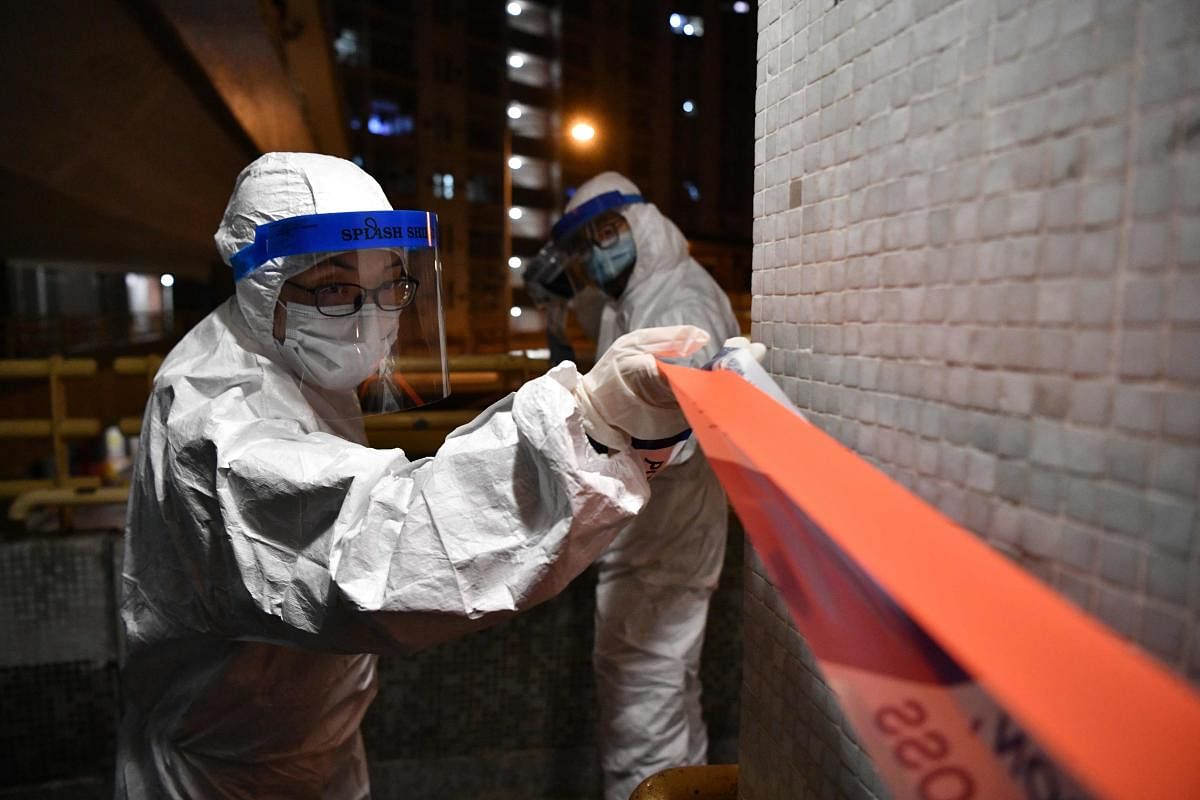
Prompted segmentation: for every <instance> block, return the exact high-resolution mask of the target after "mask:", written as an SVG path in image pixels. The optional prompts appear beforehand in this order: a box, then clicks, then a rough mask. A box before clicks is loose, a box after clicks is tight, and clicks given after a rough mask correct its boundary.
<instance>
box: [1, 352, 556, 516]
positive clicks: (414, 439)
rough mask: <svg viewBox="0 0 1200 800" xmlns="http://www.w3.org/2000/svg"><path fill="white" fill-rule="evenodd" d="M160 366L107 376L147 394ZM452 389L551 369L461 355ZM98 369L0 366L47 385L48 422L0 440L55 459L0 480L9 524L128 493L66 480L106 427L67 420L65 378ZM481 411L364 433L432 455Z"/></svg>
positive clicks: (25, 421)
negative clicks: (78, 447) (73, 447)
mask: <svg viewBox="0 0 1200 800" xmlns="http://www.w3.org/2000/svg"><path fill="white" fill-rule="evenodd" d="M161 365H162V358H161V357H160V356H156V355H151V356H138V357H132V356H123V357H119V358H116V359H114V360H113V363H112V372H113V373H115V374H117V375H121V376H125V377H136V376H144V378H145V380H146V389H147V392H148V391H149V390H150V388H151V386H152V385H153V381H154V375H155V373H156V372H157V371H158V368H159V367H160V366H161ZM448 365H449V368H450V385H451V387H452V389H453V388H455V387H458V388H459V389H462V390H467V391H471V392H479V393H484V392H507V391H511V390H513V389H516V388H517V387H519V386H520V385H521V384H522V383H524V382H525V381H527V380H529V379H530V378H533V377H536V376H538V375H541V374H542V373H544V372H545V371H546V370H547V369H548V368H549V366H550V364H549V361H548V360H546V359H537V358H528V357H526V356H524V355H459V356H451V357H450V358H449V359H448ZM396 366H397V369H398V370H401V371H404V372H422V371H426V372H436V371H438V370H439V369H440V362H438V361H437V360H436V359H402V360H401V361H400V362H399V363H398V364H397V365H396ZM100 374H101V373H100V371H99V369H98V366H97V363H96V361H95V360H94V359H90V358H71V359H66V358H62V357H61V356H51V357H50V358H46V359H7V360H6V359H0V380H28V379H38V378H44V379H46V380H47V381H48V382H49V394H50V405H49V416H48V417H38V418H26V417H20V418H15V417H14V418H7V419H0V440H3V439H49V440H50V442H51V447H52V450H53V455H54V477H53V478H50V479H42V480H35V479H21V480H0V498H14V499H13V501H12V503H11V504H10V505H9V511H8V516H9V519H11V520H17V521H21V520H24V519H26V517H27V516H28V514H29V513H30V511H32V510H34V509H35V508H43V507H53V508H59V509H67V508H70V507H73V506H82V505H107V504H112V503H122V502H125V500H126V497H127V495H128V487H125V486H110V487H101V485H100V479H99V478H98V477H96V476H90V475H89V476H77V475H71V474H70V457H69V452H68V448H67V442H68V440H70V439H83V438H88V437H94V436H99V435H100V434H101V431H102V429H103V427H104V423H103V422H102V421H101V420H100V419H97V418H90V417H69V416H68V415H67V401H66V390H65V387H64V386H63V379H64V378H96V377H98V376H99V375H100ZM477 414H478V411H471V410H463V411H451V410H447V411H443V410H421V409H418V410H415V411H410V412H405V413H402V414H387V415H383V416H373V417H367V419H366V420H365V424H364V427H365V429H366V432H367V437H368V441H369V442H370V443H371V444H372V445H374V446H377V447H404V448H406V449H409V450H410V451H412V452H418V453H427V452H433V451H435V450H436V449H437V447H438V445H440V443H441V441H442V440H443V439H445V437H446V435H447V434H449V433H450V432H451V431H453V430H454V429H455V428H458V427H460V426H462V425H465V424H467V423H468V422H470V421H471V420H473V419H474V418H475V417H476V416H477ZM117 426H118V428H119V429H120V431H121V433H122V434H124V435H125V436H137V435H138V434H139V433H140V432H141V427H142V419H141V417H134V416H128V417H121V418H120V419H119V420H118V422H117Z"/></svg>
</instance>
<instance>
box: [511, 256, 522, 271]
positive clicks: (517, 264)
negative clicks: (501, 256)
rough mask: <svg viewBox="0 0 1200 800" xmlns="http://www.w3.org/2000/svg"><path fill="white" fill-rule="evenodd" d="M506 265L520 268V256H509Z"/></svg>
mask: <svg viewBox="0 0 1200 800" xmlns="http://www.w3.org/2000/svg"><path fill="white" fill-rule="evenodd" d="M508 266H509V267H511V268H512V269H520V268H521V258H520V256H513V257H512V258H510V259H509V260H508Z"/></svg>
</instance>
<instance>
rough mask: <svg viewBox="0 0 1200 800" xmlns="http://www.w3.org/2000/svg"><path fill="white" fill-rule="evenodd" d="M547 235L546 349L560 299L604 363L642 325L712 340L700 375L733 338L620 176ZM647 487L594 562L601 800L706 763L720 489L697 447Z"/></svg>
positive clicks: (692, 264) (707, 291) (537, 271)
mask: <svg viewBox="0 0 1200 800" xmlns="http://www.w3.org/2000/svg"><path fill="white" fill-rule="evenodd" d="M553 237H554V238H553V241H552V242H551V243H549V244H548V245H547V247H546V248H543V251H542V253H540V254H539V256H538V257H537V258H535V259H533V261H532V263H531V264H530V265H529V269H528V270H527V272H526V276H527V284H528V285H529V286H530V290H531V292H532V293H533V294H534V295H535V297H537V298H539V299H544V300H546V301H547V302H546V303H545V304H546V305H547V306H548V319H549V320H550V330H549V331H548V334H549V338H550V341H551V345H552V349H559V350H560V351H561V350H562V348H563V343H564V342H565V334H564V329H563V326H562V322H561V320H562V314H563V310H564V306H565V305H566V302H564V301H566V300H567V298H570V300H569V302H570V306H571V308H573V309H574V310H575V312H576V314H577V315H578V317H579V318H580V321H581V322H582V323H583V325H584V327H585V329H587V328H589V327H591V328H592V331H593V335H594V336H595V339H596V352H597V353H600V354H603V353H606V352H608V351H609V349H610V348H611V347H612V346H613V345H614V342H616V341H617V340H618V337H620V336H621V335H623V334H625V333H627V332H629V331H633V330H637V329H638V328H644V327H654V326H659V325H695V326H697V327H699V328H700V329H702V330H704V331H705V332H706V333H708V334H709V336H710V339H709V344H708V345H707V346H706V347H703V348H701V349H699V350H697V351H696V352H695V353H694V354H693V355H692V356H691V358H690V359H688V360H687V361H685V362H684V363H689V362H690V363H691V364H692V365H693V366H700V365H703V364H704V363H705V362H706V361H707V360H708V359H710V358H711V357H712V356H713V355H714V354H715V353H716V351H717V348H718V347H719V346H720V343H721V342H722V341H723V340H726V339H728V338H730V337H737V335H738V324H737V319H736V318H735V316H734V314H733V311H732V309H731V308H730V304H729V299H728V296H727V295H726V294H725V292H724V291H722V289H721V288H720V287H719V286H718V285H717V283H716V281H714V280H713V279H712V277H711V276H710V275H709V274H708V273H707V272H706V271H705V270H704V268H703V267H701V266H700V265H699V264H698V263H696V261H695V260H693V259H692V258H691V257H690V256H689V255H688V251H687V242H686V240H685V239H684V237H683V234H682V233H681V232H680V231H679V228H677V227H676V226H675V224H674V223H672V222H671V221H670V220H669V219H667V218H666V217H665V216H664V215H663V214H662V213H661V212H660V211H659V210H658V209H657V208H656V207H655V206H654V205H653V204H651V203H648V202H646V201H645V199H644V198H643V197H642V196H641V194H640V192H639V191H638V188H637V187H636V186H635V185H634V184H633V183H632V182H631V181H629V180H627V179H626V178H624V177H623V176H621V175H619V174H617V173H615V172H605V173H602V174H600V175H597V176H596V177H594V178H592V179H591V180H589V181H587V182H586V183H585V184H583V186H581V187H580V188H579V190H578V191H576V193H575V195H574V196H573V197H572V198H571V200H570V202H569V203H568V204H567V208H566V211H565V213H564V215H563V218H562V219H561V220H560V221H559V222H558V223H556V224H555V226H554V230H553ZM564 278H565V280H564ZM555 298H558V300H559V302H554V300H555ZM597 301H598V302H597ZM743 342H744V340H743ZM756 347H758V348H759V349H760V350H761V346H756ZM756 355H757V352H756ZM759 357H761V356H759ZM657 444H670V439H667V440H665V441H663V442H659V443H657ZM647 448H648V449H655V445H654V444H649V445H647ZM648 471H649V470H648ZM652 487H653V493H652V495H651V497H650V500H649V501H648V502H647V504H646V507H645V508H644V509H643V510H642V513H641V514H639V515H638V516H637V518H636V519H635V520H633V522H631V523H630V524H629V525H628V526H626V527H625V528H624V529H623V530H622V531H621V532H620V533H619V534H618V535H617V538H616V539H615V540H614V541H613V543H612V545H611V546H610V547H609V548H608V550H607V551H606V552H605V553H604V555H603V556H601V558H600V561H599V579H598V580H599V582H598V585H597V588H596V634H595V637H596V638H595V650H594V655H593V658H594V664H595V672H596V689H597V694H598V698H599V704H600V758H601V768H602V771H603V774H604V784H605V788H604V796H605V798H606V800H618V799H620V800H624V798H628V797H629V796H630V794H631V793H632V791H633V789H634V788H636V786H637V784H638V783H639V782H640V781H641V780H643V779H644V778H646V777H648V776H650V775H652V774H654V773H655V772H658V771H660V770H662V769H666V768H668V767H674V766H680V765H684V764H702V763H705V762H706V760H707V751H708V736H707V730H706V728H705V725H704V721H703V718H702V717H701V713H700V681H699V667H700V650H701V645H702V643H703V640H704V629H705V624H706V620H707V615H708V606H709V599H710V598H711V596H712V592H713V590H714V589H715V588H716V585H717V579H718V577H719V576H720V573H721V566H722V562H723V561H724V555H725V537H726V529H727V516H726V515H727V507H726V499H725V492H724V490H723V489H722V488H721V484H720V482H719V481H718V480H717V477H716V475H715V474H714V473H713V471H712V469H711V468H710V467H709V465H708V462H707V461H706V459H705V458H704V454H703V452H702V451H701V450H700V449H699V448H698V447H697V445H696V442H695V440H694V439H687V440H686V441H685V442H684V443H683V445H682V447H680V448H678V449H677V450H676V452H675V455H674V456H673V458H672V459H671V461H670V462H669V464H668V465H667V466H666V467H665V468H662V469H661V470H659V471H658V472H657V473H656V474H655V477H654V480H653V483H652Z"/></svg>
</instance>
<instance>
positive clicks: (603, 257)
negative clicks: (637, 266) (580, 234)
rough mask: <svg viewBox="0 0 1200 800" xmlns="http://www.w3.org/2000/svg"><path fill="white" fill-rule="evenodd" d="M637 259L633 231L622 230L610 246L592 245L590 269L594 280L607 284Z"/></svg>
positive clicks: (601, 284) (603, 284)
mask: <svg viewBox="0 0 1200 800" xmlns="http://www.w3.org/2000/svg"><path fill="white" fill-rule="evenodd" d="M636 260H637V247H636V246H635V245H634V243H633V231H628V230H627V231H622V232H621V234H620V235H619V236H617V239H616V241H614V242H612V243H611V244H610V245H609V246H608V247H601V246H600V245H598V244H593V245H592V258H591V261H590V262H589V263H588V271H589V272H590V273H591V275H592V278H593V280H595V281H596V283H598V284H599V285H600V286H605V285H607V284H609V283H611V282H612V281H615V280H616V279H617V278H619V277H621V275H622V273H624V272H625V270H627V269H629V268H630V267H632V266H633V262H634V261H636Z"/></svg>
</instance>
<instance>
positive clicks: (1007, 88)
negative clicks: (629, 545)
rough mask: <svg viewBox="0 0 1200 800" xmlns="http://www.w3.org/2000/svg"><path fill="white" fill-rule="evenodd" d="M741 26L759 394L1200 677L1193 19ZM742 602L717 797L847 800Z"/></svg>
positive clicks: (787, 15)
mask: <svg viewBox="0 0 1200 800" xmlns="http://www.w3.org/2000/svg"><path fill="white" fill-rule="evenodd" d="M758 24H759V47H758V56H759V64H758V87H757V96H756V120H755V132H756V142H755V164H756V166H755V197H754V212H755V223H754V242H755V248H754V273H753V284H752V290H753V307H752V316H753V333H754V336H755V338H756V339H757V340H759V341H762V342H764V343H765V344H767V345H768V348H769V351H768V361H767V365H768V367H769V368H770V370H771V372H772V373H773V374H774V375H775V376H776V378H777V380H778V381H779V382H780V384H781V385H782V386H783V387H784V388H785V390H786V391H787V392H788V393H789V395H790V396H791V397H792V398H793V399H794V400H795V402H796V403H797V404H798V405H800V406H801V407H802V408H804V409H806V410H807V412H808V413H809V415H810V417H811V418H812V419H813V420H814V421H815V422H816V423H817V424H818V425H820V426H821V427H822V428H824V429H825V430H826V431H828V432H829V433H831V434H832V435H834V436H836V437H837V438H838V439H839V440H841V441H842V442H844V443H845V444H846V445H848V446H849V447H851V448H853V449H855V450H856V451H857V452H859V453H860V454H861V455H863V456H864V457H866V458H867V459H869V460H870V461H872V463H874V464H876V465H878V466H879V467H880V468H881V469H883V470H884V471H885V472H887V473H888V474H889V475H891V476H892V477H894V478H895V479H896V480H898V481H900V482H901V483H903V484H904V485H905V486H908V487H909V488H910V489H912V490H914V491H915V492H917V493H918V494H919V495H921V496H922V497H924V498H926V499H927V500H929V501H930V502H931V503H933V504H934V505H936V506H938V507H939V508H940V509H942V510H943V511H944V512H945V513H947V514H948V515H950V516H951V517H953V518H954V519H956V520H957V521H959V522H960V523H962V524H963V525H965V526H966V527H967V528H969V529H970V530H972V531H974V532H975V533H977V534H978V535H979V536H981V537H983V538H984V539H986V540H987V541H988V542H990V543H991V544H993V545H994V546H995V547H996V548H997V549H998V550H1000V551H1002V552H1004V553H1006V554H1008V555H1009V556H1011V557H1012V558H1014V559H1015V560H1017V561H1018V562H1019V563H1021V564H1022V565H1024V566H1025V567H1026V568H1027V569H1028V570H1030V571H1031V572H1032V573H1033V574H1035V575H1037V576H1039V577H1040V578H1042V579H1043V580H1044V581H1046V582H1047V583H1048V584H1049V585H1051V586H1053V587H1055V588H1056V589H1058V590H1059V591H1060V592H1062V594H1063V595H1064V596H1065V597H1067V598H1069V599H1070V600H1072V601H1073V602H1075V603H1077V604H1078V605H1080V606H1081V607H1083V608H1084V609H1086V610H1088V611H1089V612H1091V613H1093V614H1095V615H1096V616H1097V617H1099V618H1100V619H1101V620H1103V621H1104V622H1106V623H1107V624H1108V625H1110V626H1111V627H1112V628H1113V629H1115V630H1117V631H1119V632H1120V633H1121V634H1122V635H1124V636H1127V637H1129V638H1130V639H1131V640H1132V641H1134V642H1136V643H1137V644H1139V645H1140V646H1142V647H1143V648H1145V649H1146V650H1148V651H1149V652H1151V653H1153V654H1154V655H1155V656H1156V657H1158V658H1159V659H1161V660H1162V661H1163V662H1164V663H1166V664H1167V665H1168V666H1170V667H1171V668H1173V669H1175V670H1176V671H1178V672H1180V673H1181V674H1184V675H1186V676H1188V677H1189V678H1190V679H1191V680H1193V681H1197V682H1200V522H1198V515H1197V496H1198V495H1200V4H1197V3H1196V2H1195V0H840V2H837V3H836V4H835V3H834V1H833V0H765V2H762V3H761V4H760V7H759V17H758ZM752 563H753V562H752ZM755 586H757V587H758V588H757V589H756V591H752V592H750V593H749V594H748V597H747V605H746V614H747V626H748V634H747V637H748V638H747V648H746V661H747V663H746V671H745V675H746V679H745V680H746V684H745V690H744V697H743V709H744V712H743V733H742V738H743V744H742V753H741V762H742V769H743V789H742V794H743V796H744V797H746V798H768V797H785V796H786V797H802V796H814V797H816V796H820V797H826V796H828V797H860V796H862V797H869V796H873V795H874V794H876V793H877V792H878V791H879V788H878V785H877V782H876V781H875V780H874V779H873V778H872V777H871V775H870V769H869V765H866V762H865V760H864V759H862V758H860V757H859V755H856V754H855V751H854V748H853V747H852V746H851V745H847V744H846V743H845V741H843V740H844V736H843V734H842V733H841V725H840V715H839V714H837V712H836V709H830V708H829V705H828V703H827V702H826V700H827V695H828V690H827V689H825V687H824V686H823V685H821V684H820V682H819V681H818V680H816V679H815V678H814V677H813V675H812V672H811V666H812V664H811V659H810V658H809V657H808V656H807V655H806V651H804V650H803V645H802V643H799V642H798V641H797V640H796V636H795V633H794V631H792V630H791V629H790V627H789V625H788V623H787V621H786V614H782V613H781V609H780V608H779V604H778V603H777V602H775V601H773V600H772V598H771V594H772V590H771V589H770V587H769V586H767V585H766V584H763V583H762V582H761V581H760V582H759V583H758V584H755ZM756 592H757V594H756ZM751 632H752V633H751ZM797 687H798V688H797ZM780 697H782V698H783V699H784V701H785V703H784V704H785V705H786V706H787V707H788V708H789V709H795V714H793V715H792V717H793V718H791V719H788V718H780V719H778V720H776V719H775V718H776V717H778V716H779V713H778V711H777V710H772V708H773V706H772V705H771V704H773V703H774V704H776V705H778V704H779V698H780ZM793 700H794V702H793ZM814 709H815V710H814ZM785 716H786V715H785ZM760 717H761V719H762V720H763V723H762V724H761V725H760V724H759V722H758V721H757V720H758V719H759V718H760ZM768 720H770V722H769V724H768V722H767V721H768ZM763 725H767V727H763ZM781 763H789V764H793V763H794V764H798V765H801V766H800V767H798V768H797V769H795V770H790V771H783V770H778V769H776V768H775V767H777V765H778V764H781ZM785 772H786V773H787V776H791V777H787V776H785V775H784V773H785Z"/></svg>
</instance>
